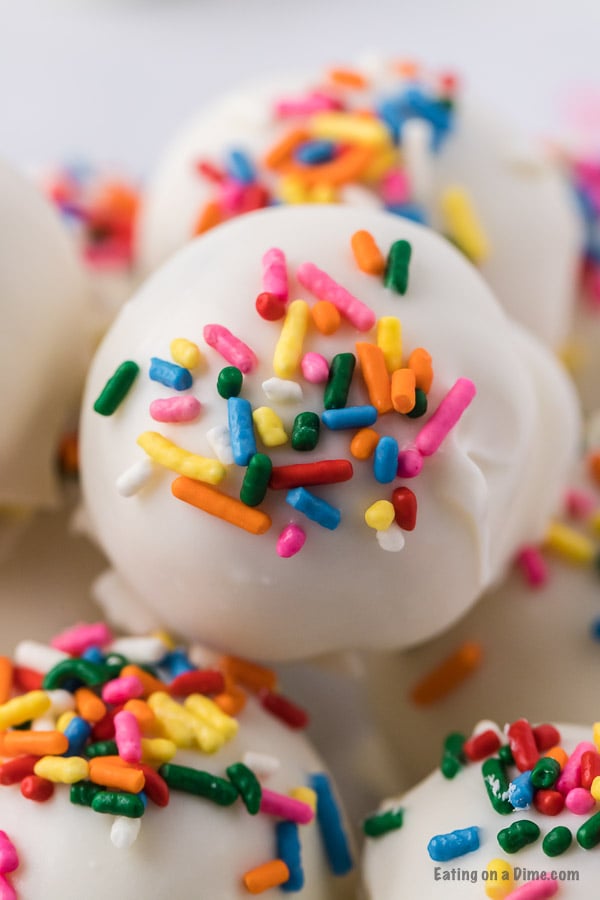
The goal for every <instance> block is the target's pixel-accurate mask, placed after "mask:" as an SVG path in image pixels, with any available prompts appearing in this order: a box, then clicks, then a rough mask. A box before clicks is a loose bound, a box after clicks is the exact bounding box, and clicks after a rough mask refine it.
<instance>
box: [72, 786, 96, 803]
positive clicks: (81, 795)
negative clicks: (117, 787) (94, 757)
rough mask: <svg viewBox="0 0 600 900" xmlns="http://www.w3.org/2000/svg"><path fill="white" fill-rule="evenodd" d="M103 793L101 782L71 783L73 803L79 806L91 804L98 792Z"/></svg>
mask: <svg viewBox="0 0 600 900" xmlns="http://www.w3.org/2000/svg"><path fill="white" fill-rule="evenodd" d="M101 793H102V788H101V787H100V785H99V784H94V783H93V782H91V781H78V782H76V783H75V784H72V785H71V803H76V804H77V806H91V805H92V800H93V799H94V797H95V796H96V794H101Z"/></svg>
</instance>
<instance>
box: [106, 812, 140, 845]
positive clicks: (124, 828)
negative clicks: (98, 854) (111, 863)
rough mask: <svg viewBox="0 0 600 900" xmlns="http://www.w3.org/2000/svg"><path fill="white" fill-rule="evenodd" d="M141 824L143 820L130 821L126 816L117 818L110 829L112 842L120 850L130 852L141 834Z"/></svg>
mask: <svg viewBox="0 0 600 900" xmlns="http://www.w3.org/2000/svg"><path fill="white" fill-rule="evenodd" d="M141 824H142V820H141V819H128V818H127V817H126V816H117V818H116V819H115V821H114V822H113V823H112V826H111V829H110V839H111V842H112V843H113V844H114V846H115V847H116V848H117V849H118V850H128V849H129V848H130V847H132V846H133V845H134V844H135V842H136V840H137V838H138V835H139V833H140V828H141Z"/></svg>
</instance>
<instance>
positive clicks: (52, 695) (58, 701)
mask: <svg viewBox="0 0 600 900" xmlns="http://www.w3.org/2000/svg"><path fill="white" fill-rule="evenodd" d="M46 696H47V697H48V699H49V700H50V710H49V712H50V714H51V715H53V716H61V715H62V714H63V713H64V712H69V711H70V710H72V709H75V697H74V695H73V694H72V693H71V692H70V691H63V690H62V688H57V689H56V690H54V691H46Z"/></svg>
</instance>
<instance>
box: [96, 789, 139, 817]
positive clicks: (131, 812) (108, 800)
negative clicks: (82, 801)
mask: <svg viewBox="0 0 600 900" xmlns="http://www.w3.org/2000/svg"><path fill="white" fill-rule="evenodd" d="M92 809H93V810H94V812H97V813H108V814H109V815H111V816H127V818H128V819H140V818H141V817H142V816H143V815H144V809H145V807H144V802H143V800H140V798H139V797H138V795H137V794H129V793H128V792H127V791H100V793H99V794H96V796H95V797H94V799H93V800H92Z"/></svg>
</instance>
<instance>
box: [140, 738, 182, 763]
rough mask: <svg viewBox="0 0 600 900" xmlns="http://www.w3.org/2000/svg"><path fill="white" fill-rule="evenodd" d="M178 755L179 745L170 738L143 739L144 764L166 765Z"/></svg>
mask: <svg viewBox="0 0 600 900" xmlns="http://www.w3.org/2000/svg"><path fill="white" fill-rule="evenodd" d="M176 753H177V744H175V742H174V741H170V740H168V738H142V762H145V763H166V762H169V761H170V760H171V759H173V757H174V756H175V754H176Z"/></svg>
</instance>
